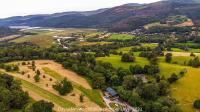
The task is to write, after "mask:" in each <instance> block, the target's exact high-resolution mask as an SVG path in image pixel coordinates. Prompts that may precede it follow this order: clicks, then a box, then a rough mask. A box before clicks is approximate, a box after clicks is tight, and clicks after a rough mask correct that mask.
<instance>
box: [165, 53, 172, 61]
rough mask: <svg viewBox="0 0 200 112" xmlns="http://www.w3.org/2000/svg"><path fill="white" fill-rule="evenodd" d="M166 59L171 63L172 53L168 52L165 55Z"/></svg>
mask: <svg viewBox="0 0 200 112" xmlns="http://www.w3.org/2000/svg"><path fill="white" fill-rule="evenodd" d="M165 61H166V62H167V63H170V62H171V61H172V53H167V54H166V55H165Z"/></svg>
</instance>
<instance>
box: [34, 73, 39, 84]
mask: <svg viewBox="0 0 200 112" xmlns="http://www.w3.org/2000/svg"><path fill="white" fill-rule="evenodd" d="M34 80H35V82H39V81H40V76H39V75H38V74H36V75H35V76H34Z"/></svg>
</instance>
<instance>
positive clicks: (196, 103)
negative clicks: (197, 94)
mask: <svg viewBox="0 0 200 112" xmlns="http://www.w3.org/2000/svg"><path fill="white" fill-rule="evenodd" d="M193 106H194V108H196V109H200V100H195V101H194V104H193Z"/></svg>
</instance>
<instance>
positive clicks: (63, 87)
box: [53, 78, 73, 95]
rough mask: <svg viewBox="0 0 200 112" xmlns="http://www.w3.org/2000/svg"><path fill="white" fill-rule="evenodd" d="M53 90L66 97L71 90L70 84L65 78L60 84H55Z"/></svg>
mask: <svg viewBox="0 0 200 112" xmlns="http://www.w3.org/2000/svg"><path fill="white" fill-rule="evenodd" d="M53 88H54V89H55V90H57V91H58V92H59V94H60V95H66V94H67V93H70V92H71V91H72V90H73V86H72V84H71V82H70V81H68V80H67V79H66V78H65V79H64V80H62V81H61V82H57V83H56V84H55V85H53Z"/></svg>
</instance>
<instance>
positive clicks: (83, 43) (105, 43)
mask: <svg viewBox="0 0 200 112" xmlns="http://www.w3.org/2000/svg"><path fill="white" fill-rule="evenodd" d="M111 43H112V42H104V41H102V42H80V43H79V44H80V45H81V46H91V45H107V44H111Z"/></svg>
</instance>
